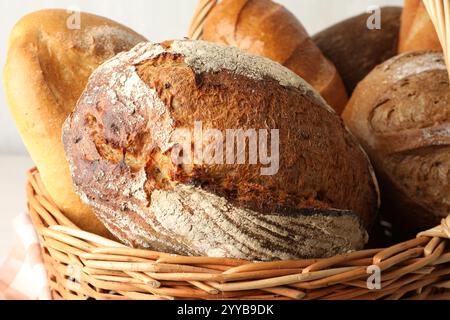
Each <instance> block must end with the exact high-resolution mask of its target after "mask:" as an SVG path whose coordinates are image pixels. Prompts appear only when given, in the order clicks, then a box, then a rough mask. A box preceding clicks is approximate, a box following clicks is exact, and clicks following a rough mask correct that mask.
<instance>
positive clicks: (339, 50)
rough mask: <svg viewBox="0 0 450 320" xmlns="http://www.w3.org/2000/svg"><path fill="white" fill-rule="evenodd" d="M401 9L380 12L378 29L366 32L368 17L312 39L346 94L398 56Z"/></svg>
mask: <svg viewBox="0 0 450 320" xmlns="http://www.w3.org/2000/svg"><path fill="white" fill-rule="evenodd" d="M401 14H402V8H400V7H383V8H380V17H381V21H380V22H381V29H373V30H371V29H369V28H368V27H367V21H368V19H369V18H370V16H371V14H370V13H363V14H361V15H358V16H355V17H352V18H349V19H347V20H344V21H341V22H339V23H337V24H335V25H333V26H331V27H329V28H327V29H325V30H323V31H321V32H319V33H318V34H316V35H315V36H314V37H313V38H312V39H313V40H314V43H315V44H316V45H317V46H318V47H319V49H320V50H321V51H322V52H323V54H324V55H325V56H326V57H327V58H328V59H330V60H331V62H333V63H334V65H335V66H336V68H337V69H338V71H339V74H340V75H341V77H342V80H343V81H344V84H345V87H346V88H347V92H348V93H350V94H351V93H352V92H353V90H354V89H355V87H356V85H357V84H358V82H360V81H361V80H362V79H364V77H365V76H366V75H367V74H368V73H369V72H370V71H372V70H373V68H375V67H376V66H377V65H379V64H380V63H383V62H384V61H386V60H388V59H390V58H392V57H393V56H395V55H397V49H398V41H399V33H400V16H401Z"/></svg>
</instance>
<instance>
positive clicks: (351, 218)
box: [63, 41, 378, 260]
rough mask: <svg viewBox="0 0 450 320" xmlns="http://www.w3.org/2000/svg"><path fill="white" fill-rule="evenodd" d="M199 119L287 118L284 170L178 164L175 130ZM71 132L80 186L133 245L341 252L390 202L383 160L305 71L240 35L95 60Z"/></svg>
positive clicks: (269, 124) (282, 121)
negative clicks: (250, 45)
mask: <svg viewBox="0 0 450 320" xmlns="http://www.w3.org/2000/svg"><path fill="white" fill-rule="evenodd" d="M196 121H201V122H202V125H203V127H204V128H208V129H218V130H226V129H234V128H239V129H243V130H247V129H256V130H259V129H268V130H270V129H280V147H281V149H280V168H279V171H278V173H277V174H275V175H273V176H263V175H261V174H260V169H261V166H262V165H261V164H257V165H250V164H244V165H238V164H228V165H222V164H195V163H194V164H193V165H191V166H176V165H174V164H173V163H172V162H171V159H170V155H171V151H172V150H173V149H174V147H175V146H176V145H179V144H181V143H182V142H181V141H180V140H177V137H176V136H175V135H174V132H175V130H176V129H179V128H184V129H188V130H189V131H190V132H192V131H193V130H194V123H195V122H196ZM63 137H64V145H65V150H66V154H67V157H68V159H69V162H70V164H71V169H72V175H73V178H74V182H75V185H76V186H77V191H78V192H79V194H80V195H82V198H83V200H84V201H85V202H87V203H89V204H90V205H91V206H93V207H94V210H95V212H96V213H97V215H98V216H99V217H100V219H101V220H102V221H105V224H106V225H108V226H109V228H110V229H111V230H112V232H113V233H115V234H116V235H117V236H119V237H120V238H121V239H122V240H123V241H124V242H125V243H127V244H129V245H132V246H138V247H151V248H153V249H157V250H163V251H169V252H173V253H179V254H188V255H212V256H228V257H238V258H246V259H256V260H273V259H287V258H296V257H297V258H298V257H313V256H329V255H333V254H335V253H338V252H345V251H347V250H352V249H356V248H361V247H362V246H363V245H364V243H365V242H366V240H367V237H366V229H368V228H369V226H370V225H371V223H372V221H373V219H374V217H375V214H376V211H377V204H378V193H377V189H376V180H375V179H374V176H373V174H372V173H373V172H372V170H371V166H370V163H369V161H368V159H367V157H366V155H365V154H364V152H363V151H362V149H361V147H360V146H359V145H358V143H357V142H356V140H355V139H354V138H353V136H352V135H351V134H350V133H349V132H348V131H347V130H346V129H345V127H344V125H343V123H342V121H341V120H340V118H339V116H338V115H337V114H336V113H335V112H334V111H333V110H332V109H331V108H330V107H329V106H328V105H327V104H326V103H325V101H324V100H323V99H322V98H321V97H320V96H319V95H318V94H317V93H316V92H315V91H314V90H313V89H312V88H311V87H310V86H309V85H308V84H307V83H306V82H304V81H303V80H302V79H301V78H299V77H298V76H296V75H295V74H294V73H293V72H291V71H289V70H288V69H286V68H284V67H282V66H281V65H279V64H277V63H275V62H272V61H270V60H268V59H264V58H261V57H257V56H251V55H248V54H245V53H244V52H242V51H240V50H238V49H236V48H230V47H227V46H222V45H216V44H211V43H207V42H202V41H198V42H195V41H174V42H168V43H163V44H151V43H148V44H142V45H139V46H137V47H135V48H134V49H133V50H131V51H130V52H128V53H126V54H121V55H119V56H117V57H116V58H115V59H113V60H111V61H109V62H108V63H106V64H104V65H103V66H101V67H100V68H99V69H97V70H96V71H95V72H94V74H93V76H92V78H91V79H90V82H89V84H88V86H87V88H86V91H85V92H84V94H83V95H82V97H81V99H80V101H79V103H78V105H77V108H76V110H75V112H74V113H73V114H72V115H71V116H70V117H69V118H68V119H67V121H66V123H65V127H64V134H63ZM246 221H247V222H246ZM246 223H247V224H246ZM215 226H216V227H215ZM290 226H291V227H290ZM264 230H266V231H264ZM214 232H217V234H215V233H214ZM260 233H261V235H259V234H260ZM214 248H215V249H214ZM213 249H214V250H213Z"/></svg>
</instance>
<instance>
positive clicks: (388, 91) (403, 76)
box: [343, 52, 450, 234]
mask: <svg viewBox="0 0 450 320" xmlns="http://www.w3.org/2000/svg"><path fill="white" fill-rule="evenodd" d="M448 92H449V83H448V74H447V69H446V66H445V63H444V59H443V56H442V54H441V53H437V52H413V53H406V54H403V55H400V56H397V57H394V58H392V59H390V60H389V61H387V62H385V63H384V64H382V65H380V66H379V67H377V68H376V69H375V70H374V71H373V72H372V73H370V74H369V75H368V76H367V77H366V78H365V79H364V80H363V81H362V82H361V83H360V84H359V85H358V87H357V89H356V90H355V93H354V95H353V97H352V98H351V100H350V102H349V104H348V106H347V108H346V109H345V111H344V113H343V118H344V121H345V123H346V124H347V126H348V127H349V128H350V129H351V130H352V132H353V133H354V134H355V135H356V136H357V137H358V138H359V139H360V141H361V143H362V145H363V146H364V148H365V149H366V150H367V152H368V153H369V155H370V157H371V159H372V162H373V163H374V166H375V168H376V170H377V176H378V177H379V179H380V183H381V190H382V199H383V204H384V205H383V206H384V207H386V208H390V210H389V212H386V213H385V215H386V216H389V217H388V218H389V219H392V220H394V222H395V224H396V227H397V228H398V229H400V231H403V233H404V234H406V233H408V234H412V233H415V232H417V231H419V230H423V229H426V228H428V227H432V226H433V225H436V224H438V223H439V222H440V220H441V219H442V218H444V217H446V216H447V215H448V212H449V210H450V206H449V203H450V198H449V195H450V181H449V172H450V156H449V155H450V152H449V151H450V132H449V129H448V128H449V125H450V104H449V101H450V95H449V93H448Z"/></svg>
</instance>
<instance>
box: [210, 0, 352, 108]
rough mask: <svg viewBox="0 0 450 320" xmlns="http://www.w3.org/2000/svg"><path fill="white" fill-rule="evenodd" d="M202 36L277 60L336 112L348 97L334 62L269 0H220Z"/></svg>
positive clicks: (295, 22) (287, 11)
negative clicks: (311, 88)
mask: <svg viewBox="0 0 450 320" xmlns="http://www.w3.org/2000/svg"><path fill="white" fill-rule="evenodd" d="M202 39H203V40H206V41H211V42H217V43H222V44H226V45H231V46H235V47H238V48H240V49H242V50H244V51H247V52H249V53H252V54H256V55H260V56H263V57H266V58H269V59H272V60H274V61H276V62H279V63H281V64H282V65H284V66H286V67H287V68H289V69H291V70H292V71H294V72H295V73H297V74H298V75H299V76H300V77H302V78H303V79H305V80H306V81H307V82H308V83H309V84H310V85H312V86H313V87H314V88H315V89H316V90H317V91H318V92H319V93H320V94H321V95H322V96H323V97H324V98H325V100H326V101H327V102H328V104H329V105H331V106H332V107H333V108H334V109H335V110H336V111H337V112H338V113H339V114H340V113H341V112H342V110H343V109H344V107H345V105H346V103H347V101H348V97H347V93H346V91H345V87H344V84H343V83H342V80H341V77H340V76H339V74H338V72H337V70H336V68H335V67H334V65H333V64H332V63H331V62H330V61H329V60H327V59H326V58H325V57H324V56H323V54H322V52H320V50H319V49H318V48H317V46H316V45H315V44H314V42H313V41H312V39H311V38H310V37H309V35H308V33H307V31H306V29H305V28H304V27H303V25H302V24H301V23H300V21H299V20H298V19H297V18H296V17H295V16H294V15H293V14H292V13H291V12H289V10H287V9H286V8H284V7H283V6H281V5H279V4H277V3H274V2H272V1H271V0H258V1H254V0H222V1H220V2H219V4H218V5H217V6H216V7H215V8H214V9H213V11H212V12H211V13H210V15H209V16H208V18H207V19H206V21H205V25H204V31H203V36H202Z"/></svg>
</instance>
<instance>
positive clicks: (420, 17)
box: [398, 0, 442, 53]
mask: <svg viewBox="0 0 450 320" xmlns="http://www.w3.org/2000/svg"><path fill="white" fill-rule="evenodd" d="M421 50H432V51H442V46H441V43H440V41H439V38H438V35H437V33H436V29H435V27H434V25H433V22H432V21H431V19H430V17H429V15H428V12H427V9H426V8H425V6H424V4H423V2H422V0H405V5H404V9H403V14H402V23H401V29H400V40H399V47H398V52H399V53H406V52H413V51H421Z"/></svg>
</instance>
